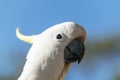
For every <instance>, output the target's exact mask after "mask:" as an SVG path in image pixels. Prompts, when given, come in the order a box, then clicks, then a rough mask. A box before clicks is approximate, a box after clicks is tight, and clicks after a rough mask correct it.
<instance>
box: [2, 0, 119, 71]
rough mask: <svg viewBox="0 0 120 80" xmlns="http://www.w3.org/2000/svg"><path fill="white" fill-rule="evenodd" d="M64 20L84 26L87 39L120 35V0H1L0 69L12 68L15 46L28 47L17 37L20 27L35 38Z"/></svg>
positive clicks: (23, 31)
mask: <svg viewBox="0 0 120 80" xmlns="http://www.w3.org/2000/svg"><path fill="white" fill-rule="evenodd" d="M65 21H74V22H77V23H79V24H81V25H82V26H83V27H84V28H85V29H86V31H87V33H88V35H87V37H88V39H89V38H91V39H92V38H93V39H96V38H98V39H100V38H105V37H106V36H108V35H109V36H110V35H116V34H117V33H118V34H119V30H120V0H59V1H58V0H0V28H1V29H0V37H1V38H0V44H1V45H0V70H6V69H7V70H8V72H9V71H10V70H11V67H10V68H6V67H5V66H7V65H9V66H12V65H10V61H9V60H10V58H11V57H10V56H12V55H13V54H12V51H14V49H19V47H17V48H14V47H15V46H18V45H19V44H25V43H22V42H21V41H19V40H18V39H17V38H16V35H15V29H16V28H17V27H20V29H21V32H22V33H23V34H26V35H32V34H38V33H40V32H42V31H44V30H45V29H47V28H48V27H50V26H52V25H55V24H57V23H61V22H65ZM23 48H24V47H23ZM13 57H14V55H13ZM1 65H2V66H1ZM7 70H6V71H7ZM3 72H4V71H3ZM0 73H2V72H1V71H0Z"/></svg>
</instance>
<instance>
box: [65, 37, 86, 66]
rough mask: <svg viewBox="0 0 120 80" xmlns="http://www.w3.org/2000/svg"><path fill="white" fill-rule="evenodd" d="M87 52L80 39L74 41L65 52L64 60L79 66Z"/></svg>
mask: <svg viewBox="0 0 120 80" xmlns="http://www.w3.org/2000/svg"><path fill="white" fill-rule="evenodd" d="M84 52H85V47H84V44H83V42H82V41H81V40H80V39H76V40H73V41H72V42H71V43H69V44H68V46H67V47H66V48H65V50H64V59H65V62H66V63H71V62H76V61H78V64H79V63H80V61H81V60H82V58H83V56H84Z"/></svg>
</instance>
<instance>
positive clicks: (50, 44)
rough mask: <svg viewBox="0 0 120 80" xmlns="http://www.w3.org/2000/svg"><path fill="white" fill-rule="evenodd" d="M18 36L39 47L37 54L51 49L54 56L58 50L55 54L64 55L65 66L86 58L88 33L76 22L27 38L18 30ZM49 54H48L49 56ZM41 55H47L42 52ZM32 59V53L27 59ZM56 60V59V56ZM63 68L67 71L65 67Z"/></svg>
mask: <svg viewBox="0 0 120 80" xmlns="http://www.w3.org/2000/svg"><path fill="white" fill-rule="evenodd" d="M16 35H17V37H18V38H19V39H20V40H22V41H25V42H27V43H30V44H33V46H35V47H37V49H35V50H38V51H35V52H40V51H43V49H44V50H47V49H48V50H49V49H51V50H50V51H49V52H50V54H53V53H54V52H55V51H56V50H58V52H57V51H56V52H55V54H61V55H62V59H63V60H61V61H64V64H65V65H66V64H70V63H72V62H76V61H77V62H78V63H80V61H81V60H82V58H83V56H84V52H85V47H84V41H85V38H86V32H85V29H84V28H83V27H82V26H80V25H79V24H77V23H74V22H64V23H61V24H57V25H54V26H52V27H50V28H48V29H47V30H45V31H44V32H42V33H40V34H38V35H33V36H25V35H23V34H21V33H20V31H19V29H18V28H17V29H16ZM42 47H44V48H42ZM41 48H42V50H41ZM31 49H32V48H31ZM53 49H54V50H53ZM44 52H45V51H44ZM49 52H47V54H49ZM40 54H45V53H41V52H40ZM30 57H32V55H31V52H30V53H29V54H28V55H27V59H29V58H30ZM59 57H60V56H59ZM54 58H56V57H55V56H54ZM57 58H58V57H57ZM55 60H56V59H55ZM63 68H64V70H65V66H64V67H63ZM64 70H62V71H61V72H62V73H61V74H60V75H63V73H64Z"/></svg>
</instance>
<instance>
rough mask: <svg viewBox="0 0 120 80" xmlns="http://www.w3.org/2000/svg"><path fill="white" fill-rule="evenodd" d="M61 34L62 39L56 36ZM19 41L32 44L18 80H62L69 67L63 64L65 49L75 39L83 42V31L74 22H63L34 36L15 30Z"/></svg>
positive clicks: (67, 64)
mask: <svg viewBox="0 0 120 80" xmlns="http://www.w3.org/2000/svg"><path fill="white" fill-rule="evenodd" d="M58 34H61V36H62V38H61V39H57V38H56V36H57V35H58ZM16 35H17V37H18V38H19V39H21V40H23V41H25V42H28V43H32V47H31V48H30V50H29V52H28V54H27V57H26V58H27V61H26V63H25V66H24V69H23V72H22V74H21V76H20V77H19V79H18V80H63V79H64V76H65V74H66V72H67V70H68V68H69V66H70V63H65V60H64V50H65V47H66V46H67V45H68V44H69V43H70V42H71V41H72V40H73V39H75V38H77V37H81V40H82V41H84V40H85V35H86V33H85V30H84V29H83V28H82V27H81V26H80V25H78V24H76V23H74V22H64V23H61V24H58V25H55V26H53V27H50V28H48V29H47V30H45V31H44V32H42V33H41V34H38V35H34V36H24V35H22V34H21V33H20V32H19V30H18V29H17V31H16Z"/></svg>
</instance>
